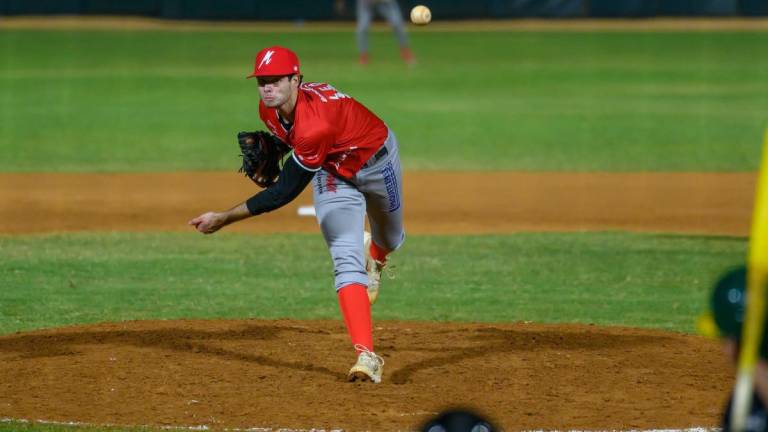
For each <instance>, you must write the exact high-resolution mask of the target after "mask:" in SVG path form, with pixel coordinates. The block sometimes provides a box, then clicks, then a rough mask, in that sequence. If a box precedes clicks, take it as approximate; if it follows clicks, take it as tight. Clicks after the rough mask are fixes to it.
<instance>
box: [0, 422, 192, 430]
mask: <svg viewBox="0 0 768 432" xmlns="http://www.w3.org/2000/svg"><path fill="white" fill-rule="evenodd" d="M162 430H169V429H168V428H159V427H157V428H150V427H105V426H84V425H67V424H46V423H26V422H18V421H8V422H5V423H0V432H70V431H79V432H153V431H162ZM170 430H173V429H170ZM177 430H183V429H177Z"/></svg>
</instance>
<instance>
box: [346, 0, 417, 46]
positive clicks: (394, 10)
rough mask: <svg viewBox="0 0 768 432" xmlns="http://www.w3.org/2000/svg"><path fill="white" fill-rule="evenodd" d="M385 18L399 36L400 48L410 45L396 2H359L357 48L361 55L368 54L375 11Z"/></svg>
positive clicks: (362, 0) (401, 14)
mask: <svg viewBox="0 0 768 432" xmlns="http://www.w3.org/2000/svg"><path fill="white" fill-rule="evenodd" d="M374 8H376V11H377V12H378V13H379V14H380V15H381V16H383V17H384V18H385V19H386V20H387V22H389V25H391V26H392V29H393V30H394V32H395V36H397V41H398V43H399V44H400V47H401V48H402V47H405V46H407V45H408V36H406V33H405V22H404V21H403V13H402V12H401V11H400V5H398V4H397V1H395V0H385V1H381V0H379V1H377V0H357V48H358V49H359V51H360V52H361V53H367V52H368V29H369V27H370V26H371V21H373V9H374Z"/></svg>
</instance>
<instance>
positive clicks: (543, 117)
mask: <svg viewBox="0 0 768 432" xmlns="http://www.w3.org/2000/svg"><path fill="white" fill-rule="evenodd" d="M0 35H1V36H2V37H0V88H2V91H0V123H2V124H3V127H2V128H0V171H11V172H30V171H68V172H77V171H87V172H101V171H109V172H115V171H127V172H135V171H144V172H146V171H165V170H221V169H231V167H232V166H233V165H236V162H237V148H236V145H235V144H234V142H235V139H234V137H235V134H236V133H237V131H239V130H245V129H257V128H263V126H262V124H261V122H260V121H259V119H258V113H257V91H256V85H255V83H253V82H251V81H252V80H251V81H246V80H245V79H244V77H245V75H246V74H247V73H248V72H249V70H250V69H251V67H252V65H251V64H250V63H251V61H252V58H253V55H254V53H255V52H256V51H257V50H258V49H259V48H260V47H263V46H267V45H272V44H282V45H287V46H290V47H292V48H294V49H295V50H296V51H297V52H298V53H299V55H300V56H301V59H302V69H303V72H304V74H305V79H306V80H320V81H328V82H331V83H333V84H335V85H336V86H337V87H338V88H339V89H341V90H342V91H344V92H347V93H349V94H351V95H352V96H354V97H355V98H357V99H358V100H360V101H362V102H363V103H365V104H366V105H367V106H369V107H370V108H371V109H372V110H373V111H374V112H376V113H377V114H379V115H380V116H381V117H382V118H383V119H384V120H385V121H386V122H387V123H388V124H389V125H390V126H391V127H392V128H393V129H394V130H395V132H396V133H397V135H398V137H399V140H400V142H401V146H402V157H403V161H404V165H405V167H406V168H408V169H451V170H464V169H472V170H485V169H494V170H556V171H573V170H575V171H647V170H657V171H678V170H683V171H748V170H754V169H756V168H757V161H758V160H759V157H758V156H759V151H760V140H761V137H762V133H763V129H764V128H765V127H766V126H767V125H766V121H765V119H766V118H768V81H766V80H765V77H766V76H768V33H766V32H722V31H716V32H706V31H702V32H693V33H681V32H655V33H654V32H616V31H612V32H584V31H577V32H567V31H565V32H564V31H558V32H539V31H536V32H436V33H432V32H427V31H425V32H418V33H413V34H412V35H411V36H412V42H413V46H414V50H415V52H416V53H417V55H418V58H419V64H418V66H417V67H415V68H407V67H406V66H405V65H404V64H403V62H402V61H401V60H400V58H399V57H398V54H397V47H396V45H395V41H394V38H392V37H391V34H389V33H387V32H376V33H373V34H372V35H371V46H372V58H373V62H372V64H371V65H370V67H368V68H361V67H360V66H358V65H357V64H356V63H355V59H356V48H355V44H354V35H353V33H352V32H351V31H348V32H343V31H338V32H327V31H321V32H296V33H291V32H284V33H273V34H268V33H249V32H210V31H208V32H207V31H188V32H165V31H125V30H121V31H105V30H100V31H94V30H91V31H76V30H72V31H66V32H62V31H43V30H8V29H5V30H0Z"/></svg>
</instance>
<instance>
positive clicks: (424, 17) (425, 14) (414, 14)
mask: <svg viewBox="0 0 768 432" xmlns="http://www.w3.org/2000/svg"><path fill="white" fill-rule="evenodd" d="M430 21H432V12H431V11H430V10H429V8H428V7H426V6H424V5H418V6H414V7H413V9H411V22H412V23H414V24H416V25H426V24H429V22H430Z"/></svg>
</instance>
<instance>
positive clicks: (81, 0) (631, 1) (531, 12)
mask: <svg viewBox="0 0 768 432" xmlns="http://www.w3.org/2000/svg"><path fill="white" fill-rule="evenodd" d="M355 2H356V0H274V1H271V0H0V14H2V15H39V14H44V15H49V14H75V15H105V14H106V15H122V14H125V15H142V16H153V17H162V18H170V19H240V20H250V19H255V20H334V19H351V18H353V17H354V9H355ZM416 4H426V5H428V6H429V7H430V8H432V11H433V13H434V15H435V18H438V19H462V18H521V17H550V18H556V17H559V18H575V17H653V16H761V15H763V16H764V15H768V0H547V1H543V0H401V1H400V5H401V6H402V9H403V11H408V10H410V8H411V7H412V6H414V5H416Z"/></svg>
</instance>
